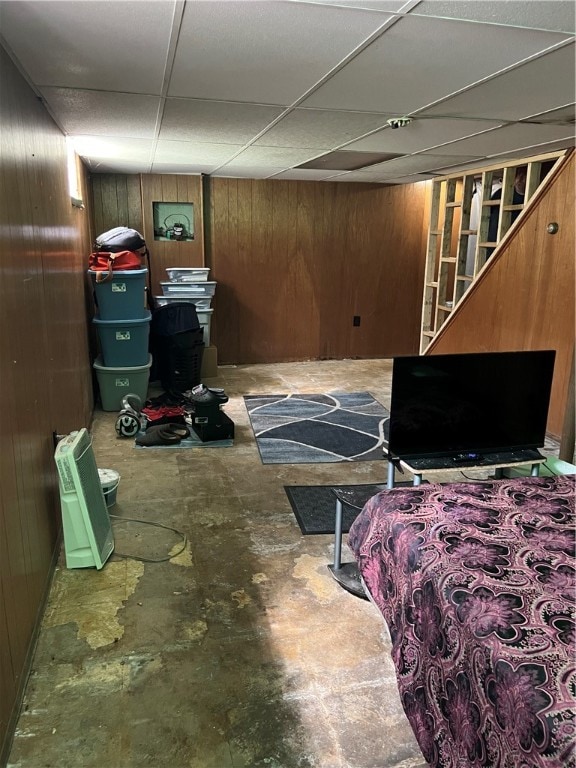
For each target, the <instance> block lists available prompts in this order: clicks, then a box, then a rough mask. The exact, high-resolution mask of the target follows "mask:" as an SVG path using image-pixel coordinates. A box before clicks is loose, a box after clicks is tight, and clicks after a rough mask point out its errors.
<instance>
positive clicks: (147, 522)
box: [109, 515, 188, 563]
mask: <svg viewBox="0 0 576 768" xmlns="http://www.w3.org/2000/svg"><path fill="white" fill-rule="evenodd" d="M109 517H110V518H113V519H114V520H120V521H122V522H126V523H142V525H153V526H155V527H156V528H164V529H166V530H167V531H172V533H176V534H177V535H178V536H182V547H181V548H180V549H179V550H178V552H174V554H173V555H168V557H161V558H159V559H158V560H153V559H152V558H147V557H138V555H125V554H123V553H122V552H116V551H114V554H115V555H117V556H118V557H125V558H128V559H130V560H140V561H141V562H143V563H165V562H167V561H168V560H172V558H174V557H177V556H178V555H180V554H181V553H182V552H184V550H185V549H186V544H187V543H188V538H187V536H186V534H185V533H182V531H179V530H178V529H177V528H171V527H170V526H169V525H163V524H162V523H155V522H152V521H150V520H137V519H135V518H133V517H120V515H109Z"/></svg>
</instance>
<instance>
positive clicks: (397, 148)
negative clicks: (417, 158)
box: [346, 116, 499, 154]
mask: <svg viewBox="0 0 576 768" xmlns="http://www.w3.org/2000/svg"><path fill="white" fill-rule="evenodd" d="M498 125H499V123H498V122H496V121H495V120H443V119H441V118H437V119H431V120H426V119H421V118H420V117H419V116H416V117H415V118H414V119H413V120H412V122H411V123H410V125H408V126H406V127H404V128H397V129H396V130H393V129H392V128H385V129H384V130H382V131H377V132H376V133H373V134H372V135H371V136H367V137H366V138H364V139H360V140H359V141H353V142H352V143H351V144H348V145H347V147H346V149H358V150H362V151H366V152H368V151H373V152H403V153H405V154H411V153H413V152H418V151H420V150H423V149H430V148H432V147H436V146H439V145H442V144H445V143H446V142H448V141H452V140H454V139H459V138H462V137H464V136H471V135H473V134H475V133H480V132H481V131H487V130H489V129H490V128H494V127H496V126H498Z"/></svg>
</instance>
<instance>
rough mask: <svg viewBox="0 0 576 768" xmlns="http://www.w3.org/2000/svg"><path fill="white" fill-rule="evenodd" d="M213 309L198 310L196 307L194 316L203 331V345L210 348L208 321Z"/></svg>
mask: <svg viewBox="0 0 576 768" xmlns="http://www.w3.org/2000/svg"><path fill="white" fill-rule="evenodd" d="M213 312H214V310H213V309H198V307H196V314H197V316H198V322H199V323H200V325H201V327H202V328H203V329H204V344H205V346H207V347H209V346H210V320H211V319H212V313H213Z"/></svg>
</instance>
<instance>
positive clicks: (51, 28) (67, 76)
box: [2, 0, 175, 94]
mask: <svg viewBox="0 0 576 768" xmlns="http://www.w3.org/2000/svg"><path fill="white" fill-rule="evenodd" d="M174 5H175V4H174V2H172V1H171V0H164V1H163V2H154V1H153V0H152V1H151V0H139V2H130V0H114V2H108V1H107V0H91V2H67V1H66V0H50V2H42V0H40V1H38V0H33V1H32V2H8V3H6V2H4V3H2V34H3V36H4V37H5V38H6V39H7V40H8V41H9V45H10V47H11V49H12V50H13V51H14V53H15V54H16V56H17V57H18V59H19V61H20V62H21V64H22V65H23V67H24V69H25V71H26V72H27V73H28V74H29V75H30V77H31V79H32V81H33V82H34V83H36V84H37V85H55V86H66V87H69V88H95V89H100V90H111V91H123V92H132V93H151V94H159V93H160V89H161V87H162V82H163V78H164V69H165V64H166V55H167V51H168V43H169V39H170V29H171V22H172V12H173V7H174Z"/></svg>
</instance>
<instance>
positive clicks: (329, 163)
mask: <svg viewBox="0 0 576 768" xmlns="http://www.w3.org/2000/svg"><path fill="white" fill-rule="evenodd" d="M397 157H404V155H402V154H400V155H397V154H392V153H390V152H348V151H346V150H341V151H338V150H337V151H336V152H327V153H326V154H325V155H321V156H320V157H315V158H314V160H309V161H308V162H307V163H302V165H297V166H295V167H296V168H308V169H311V170H314V171H357V170H359V169H360V168H369V167H370V166H371V165H378V163H385V162H386V161H387V160H394V159H396V158H397Z"/></svg>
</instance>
